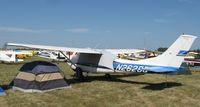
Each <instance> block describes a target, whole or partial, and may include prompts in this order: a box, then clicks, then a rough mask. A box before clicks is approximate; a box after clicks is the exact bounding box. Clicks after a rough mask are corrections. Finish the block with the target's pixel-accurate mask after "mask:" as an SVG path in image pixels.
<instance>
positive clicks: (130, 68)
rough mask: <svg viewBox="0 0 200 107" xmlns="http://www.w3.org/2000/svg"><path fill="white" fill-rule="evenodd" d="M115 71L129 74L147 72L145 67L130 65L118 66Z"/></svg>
mask: <svg viewBox="0 0 200 107" xmlns="http://www.w3.org/2000/svg"><path fill="white" fill-rule="evenodd" d="M115 70H119V71H128V72H147V70H146V69H145V66H141V65H128V64H118V65H117V67H116V68H115Z"/></svg>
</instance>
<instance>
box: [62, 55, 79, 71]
mask: <svg viewBox="0 0 200 107" xmlns="http://www.w3.org/2000/svg"><path fill="white" fill-rule="evenodd" d="M59 52H60V53H61V54H62V55H63V56H64V57H65V58H66V59H67V60H66V61H68V62H69V63H71V65H70V68H72V65H74V66H75V67H77V66H76V64H74V63H73V62H72V61H71V60H70V55H69V58H68V57H67V56H66V55H65V54H64V53H63V52H62V51H59Z"/></svg>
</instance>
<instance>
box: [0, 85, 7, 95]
mask: <svg viewBox="0 0 200 107" xmlns="http://www.w3.org/2000/svg"><path fill="white" fill-rule="evenodd" d="M3 95H6V93H5V91H4V90H3V88H1V87H0V96H3Z"/></svg>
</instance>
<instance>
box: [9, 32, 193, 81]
mask: <svg viewBox="0 0 200 107" xmlns="http://www.w3.org/2000/svg"><path fill="white" fill-rule="evenodd" d="M196 38H197V37H196V36H192V35H181V36H180V37H179V38H178V39H177V40H176V41H175V42H174V43H173V44H172V45H171V46H170V47H169V48H168V50H166V51H165V52H164V53H163V54H162V55H159V56H157V57H154V58H149V59H143V60H139V61H133V60H126V59H119V58H117V57H116V53H123V52H128V51H130V50H129V49H127V50H126V49H119V50H117V49H114V50H112V49H108V50H107V49H88V48H69V47H56V46H44V45H31V44H19V43H7V45H8V46H19V47H28V48H35V49H46V50H54V51H60V52H61V53H63V51H64V52H74V53H75V54H73V55H72V56H70V55H69V56H66V55H65V54H63V55H64V56H65V57H66V58H67V59H68V64H69V65H70V66H71V68H72V69H74V70H75V71H76V77H77V78H78V79H82V78H83V75H82V72H101V73H135V72H138V73H148V72H151V73H171V72H176V71H179V70H180V69H181V64H182V62H183V60H184V56H185V55H186V54H187V53H188V51H189V49H190V48H191V46H192V44H193V42H194V40H195V39H196ZM114 53H115V54H114ZM129 53H130V52H129Z"/></svg>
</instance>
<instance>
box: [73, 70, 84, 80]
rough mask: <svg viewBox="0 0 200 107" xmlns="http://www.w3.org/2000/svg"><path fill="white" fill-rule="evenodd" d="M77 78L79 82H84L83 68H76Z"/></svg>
mask: <svg viewBox="0 0 200 107" xmlns="http://www.w3.org/2000/svg"><path fill="white" fill-rule="evenodd" d="M75 76H76V79H77V80H78V81H84V76H83V71H82V70H81V68H78V67H77V68H76V74H75Z"/></svg>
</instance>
